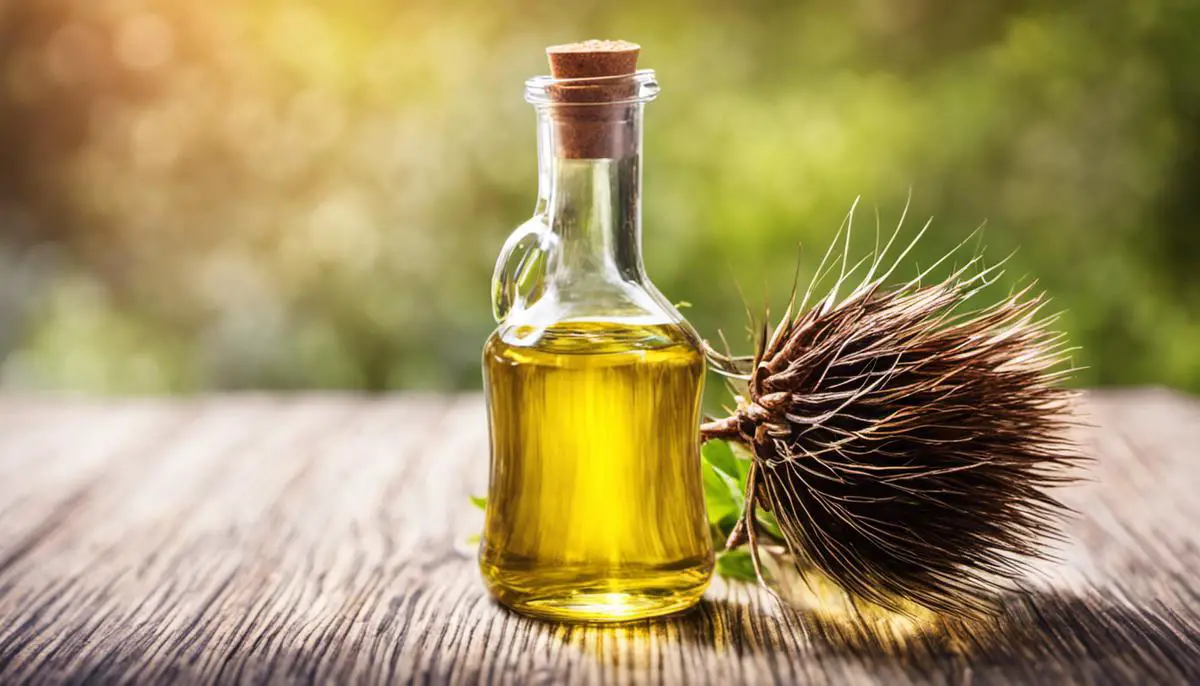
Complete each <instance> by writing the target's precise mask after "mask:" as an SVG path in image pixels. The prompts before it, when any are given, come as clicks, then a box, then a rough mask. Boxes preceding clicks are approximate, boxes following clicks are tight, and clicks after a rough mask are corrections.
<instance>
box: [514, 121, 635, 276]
mask: <svg viewBox="0 0 1200 686" xmlns="http://www.w3.org/2000/svg"><path fill="white" fill-rule="evenodd" d="M571 116H572V117H574V116H576V115H571ZM641 118H642V104H641V103H636V104H630V105H626V106H622V107H620V108H619V111H618V112H615V113H613V112H609V113H607V114H606V115H605V116H603V117H598V118H595V119H592V120H588V121H587V122H586V126H587V127H588V129H587V130H586V132H585V133H586V134H588V135H591V136H595V137H597V138H598V139H599V140H600V141H601V144H600V145H595V144H590V143H589V142H587V141H585V142H584V144H583V145H581V144H580V142H579V138H578V137H579V135H580V132H581V129H580V127H579V123H578V121H577V120H576V119H573V118H572V119H568V118H566V117H563V116H562V113H561V112H558V113H556V112H555V110H554V107H553V106H546V107H540V108H539V111H538V162H539V164H538V168H539V174H538V207H537V212H538V213H539V214H544V215H545V216H546V219H547V223H548V225H549V227H550V231H551V232H552V233H553V234H554V235H555V237H556V239H557V242H558V250H557V255H556V260H555V262H556V264H554V265H552V268H553V270H552V273H550V274H548V276H549V277H550V278H551V279H553V280H555V281H557V282H559V283H562V282H564V281H582V280H595V279H601V280H604V281H614V280H620V281H634V282H641V281H642V280H643V279H644V278H645V269H644V267H643V266H642V253H641ZM610 141H615V142H616V143H609V142H610ZM581 151H591V152H599V153H604V154H606V155H611V156H604V157H582V156H580V153H581Z"/></svg>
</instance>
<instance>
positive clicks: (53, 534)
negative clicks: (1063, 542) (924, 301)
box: [0, 390, 1200, 684]
mask: <svg viewBox="0 0 1200 686" xmlns="http://www.w3.org/2000/svg"><path fill="white" fill-rule="evenodd" d="M1086 408H1087V410H1088V411H1089V412H1090V414H1091V416H1092V421H1093V422H1094V423H1095V424H1096V427H1095V428H1093V429H1088V430H1085V431H1083V432H1081V439H1082V440H1083V441H1084V442H1085V444H1086V445H1088V446H1089V448H1090V450H1091V452H1092V453H1093V454H1094V455H1095V456H1096V463H1095V465H1094V466H1093V470H1092V471H1093V480H1092V481H1091V482H1088V483H1084V484H1081V485H1079V486H1074V487H1071V488H1069V489H1065V490H1064V493H1063V497H1064V499H1065V500H1067V501H1068V502H1069V503H1070V504H1071V505H1072V506H1073V507H1075V508H1076V509H1078V510H1079V511H1080V517H1079V518H1078V519H1077V520H1075V521H1074V522H1073V523H1072V525H1071V528H1070V532H1069V533H1070V541H1069V543H1068V545H1067V546H1066V547H1065V548H1064V549H1063V550H1062V557H1063V563H1062V564H1060V565H1046V566H1044V567H1043V568H1042V571H1043V575H1042V576H1041V577H1040V578H1037V579H1032V580H1031V581H1030V584H1029V589H1028V593H1027V594H1025V595H1019V596H1014V597H1013V598H1011V599H1010V600H1009V601H1008V602H1007V603H1006V606H1005V610H1004V613H1003V615H1002V616H1000V617H998V618H996V619H995V620H994V621H990V622H983V623H976V624H972V625H963V624H938V623H936V622H928V623H925V624H914V623H913V622H905V621H902V620H900V619H897V618H891V617H886V616H882V615H878V616H877V615H873V614H869V615H866V616H862V617H858V618H855V617H853V616H852V615H851V614H850V613H849V612H848V611H847V609H846V608H845V607H844V605H842V604H840V603H839V602H838V599H837V598H836V597H832V596H829V595H828V594H825V593H823V592H821V590H820V587H819V586H817V587H816V588H817V592H815V593H814V592H811V591H803V592H800V593H798V594H797V595H796V596H795V597H794V604H792V605H788V606H779V605H777V604H776V603H775V602H774V601H772V600H771V599H770V598H769V596H767V595H766V594H765V593H763V592H761V591H759V590H758V589H756V588H753V587H749V586H746V585H740V584H725V583H722V582H720V581H718V582H716V583H714V587H713V589H712V591H710V593H709V595H708V597H707V598H706V600H705V601H704V603H703V604H702V605H701V606H700V607H699V608H698V609H697V610H696V611H695V612H692V613H690V614H688V615H686V616H683V617H679V618H673V619H669V620H663V621H655V622H642V623H637V624H633V625H630V626H625V627H617V628H599V627H581V626H564V625H555V624H547V623H541V622H536V621H532V620H529V619H526V618H523V617H519V616H515V615H512V614H510V613H508V612H506V611H504V610H503V609H501V608H499V607H497V606H495V605H494V604H493V603H492V602H491V601H490V600H489V599H488V597H487V595H486V593H485V592H484V591H483V589H482V586H481V584H480V582H479V580H478V576H477V573H476V570H475V564H474V560H473V557H472V551H471V550H470V548H469V546H467V545H465V543H464V540H465V538H466V536H467V535H468V534H469V533H471V532H473V531H476V530H477V529H478V527H479V526H480V522H481V517H480V515H479V513H478V512H476V511H475V510H474V508H472V507H471V506H470V505H469V503H468V501H467V496H468V495H469V494H471V493H479V492H482V490H483V488H484V485H485V482H486V478H487V444H486V427H485V424H484V411H483V406H482V402H481V401H480V399H479V398H478V397H475V396H465V397H460V398H453V399H445V398H439V397H435V396H417V395H404V396H396V397H383V398H364V397H357V396H349V395H303V396H294V397H277V396H265V395H264V396H224V397H209V398H201V399H193V400H174V401H172V400H161V401H160V400H116V401H110V400H79V399H72V400H64V399H44V398H0V683H19V682H38V683H55V682H76V681H97V682H117V681H122V682H130V681H132V682H168V681H169V682H188V681H208V682H212V681H215V682H251V683H254V682H268V681H269V682H300V683H314V682H335V683H343V682H344V683H380V682H394V681H407V680H413V681H418V682H422V683H442V682H452V683H513V684H525V683H545V684H550V683H563V682H567V681H571V682H581V683H643V682H661V683H689V684H690V683H722V684H725V683H789V684H790V683H814V684H822V683H837V684H842V683H855V684H859V683H861V684H868V683H882V684H902V683H945V684H961V683H1012V682H1039V683H1197V682H1200V578H1198V575H1197V573H1196V571H1195V570H1197V569H1200V525H1198V524H1197V523H1198V522H1200V497H1198V496H1197V493H1198V492H1200V403H1197V402H1196V401H1195V400H1194V399H1192V398H1188V397H1185V396H1181V395H1178V394H1175V393H1171V392H1167V391H1157V390H1138V391H1121V392H1104V393H1090V394H1089V395H1088V396H1087V400H1086Z"/></svg>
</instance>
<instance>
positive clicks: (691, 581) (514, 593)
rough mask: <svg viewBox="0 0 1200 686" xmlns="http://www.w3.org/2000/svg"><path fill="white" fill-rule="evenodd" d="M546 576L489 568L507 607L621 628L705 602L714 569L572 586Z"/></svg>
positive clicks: (493, 588)
mask: <svg viewBox="0 0 1200 686" xmlns="http://www.w3.org/2000/svg"><path fill="white" fill-rule="evenodd" d="M556 571H557V573H556V574H554V576H555V577H558V578H547V575H546V574H530V573H522V572H515V573H514V572H512V571H504V570H500V569H497V568H495V567H491V566H490V565H483V575H484V579H485V581H486V582H487V587H488V591H489V592H491V594H492V596H493V597H494V598H495V599H496V600H497V601H498V602H499V603H500V604H502V605H504V606H505V607H507V608H509V609H511V610H513V611H515V612H519V613H521V614H523V615H528V616H530V617H534V618H537V619H548V620H555V621H565V622H576V623H585V624H618V623H622V622H634V621H638V620H643V619H650V618H653V617H663V616H667V615H673V614H678V613H681V612H684V611H686V610H688V609H690V608H691V607H693V606H694V605H695V604H696V603H698V602H699V601H700V598H701V597H702V596H703V595H704V591H705V589H706V588H707V587H708V582H709V578H710V577H711V568H708V569H704V568H701V569H689V570H684V571H673V572H670V573H669V574H661V573H660V574H656V575H650V576H630V575H622V576H620V577H608V578H605V579H596V580H594V581H592V582H591V583H586V582H580V581H579V580H578V577H577V578H576V579H575V580H574V582H573V583H572V582H571V581H570V580H568V579H565V578H563V577H564V576H567V575H565V574H563V572H564V571H565V570H556Z"/></svg>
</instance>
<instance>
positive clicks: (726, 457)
mask: <svg viewBox="0 0 1200 686" xmlns="http://www.w3.org/2000/svg"><path fill="white" fill-rule="evenodd" d="M700 457H702V458H704V461H705V462H707V463H709V464H710V465H712V466H713V467H716V468H717V469H719V470H720V471H721V472H723V473H724V474H725V475H726V476H728V477H730V478H732V479H734V481H735V482H736V481H737V480H738V465H737V458H736V457H734V455H733V449H732V448H730V447H729V443H727V442H725V441H717V440H713V441H708V442H707V443H705V444H704V447H702V448H701V449H700Z"/></svg>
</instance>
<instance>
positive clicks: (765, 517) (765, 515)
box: [755, 509, 783, 540]
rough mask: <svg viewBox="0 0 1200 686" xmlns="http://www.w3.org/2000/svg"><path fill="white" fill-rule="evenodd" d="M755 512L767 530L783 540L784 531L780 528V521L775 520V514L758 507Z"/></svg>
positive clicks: (759, 521) (760, 524) (760, 523)
mask: <svg viewBox="0 0 1200 686" xmlns="http://www.w3.org/2000/svg"><path fill="white" fill-rule="evenodd" d="M755 514H757V515H758V524H759V526H761V527H762V528H764V529H766V530H767V533H769V534H771V535H772V536H774V537H775V538H778V539H780V540H783V531H782V530H781V529H780V528H779V522H777V521H775V515H773V514H771V513H770V512H766V511H764V510H762V509H756V510H755Z"/></svg>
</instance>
